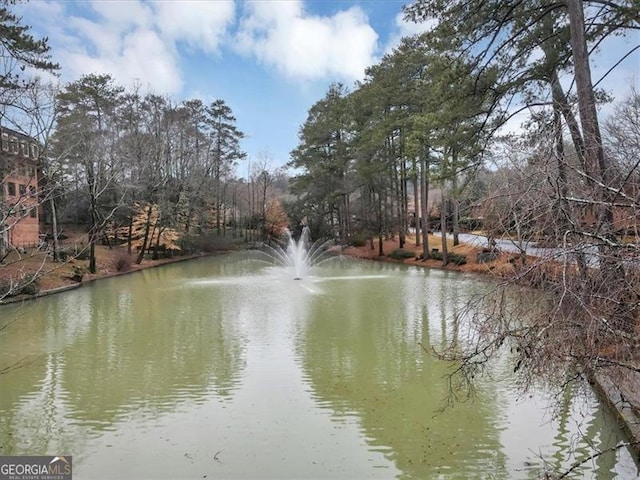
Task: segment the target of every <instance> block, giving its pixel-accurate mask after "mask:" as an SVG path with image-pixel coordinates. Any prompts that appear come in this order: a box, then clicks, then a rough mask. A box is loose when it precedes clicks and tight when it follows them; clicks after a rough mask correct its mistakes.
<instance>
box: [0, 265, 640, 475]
mask: <svg viewBox="0 0 640 480" xmlns="http://www.w3.org/2000/svg"><path fill="white" fill-rule="evenodd" d="M476 288H482V285H481V283H480V282H479V281H478V280H477V279H476V278H474V277H469V276H463V275H459V274H454V273H453V272H442V271H430V270H425V269H419V268H412V267H405V266H402V265H394V264H382V263H374V262H357V261H341V262H325V263H323V264H321V265H316V266H315V267H314V268H313V271H312V275H306V276H305V275H303V276H302V279H301V280H299V281H294V280H293V275H291V271H290V269H289V268H280V267H273V266H269V265H264V264H261V263H258V262H255V261H251V260H250V257H249V255H248V254H246V253H237V254H232V255H229V256H219V257H211V258H206V259H202V260H198V261H192V262H186V263H181V264H175V265H170V266H166V267H162V268H157V269H152V270H147V271H143V272H138V273H135V274H132V275H128V276H126V277H120V278H116V279H110V280H104V281H100V282H97V283H95V284H92V285H90V286H87V287H84V288H82V289H79V290H74V291H71V292H67V293H64V294H59V295H56V296H52V297H47V298H42V299H39V300H38V301H37V302H34V303H28V304H25V305H23V306H18V305H15V306H14V305H9V306H5V307H2V309H0V371H1V372H3V373H2V374H0V455H11V454H28V453H29V454H58V453H64V454H71V455H73V461H74V469H75V470H76V471H75V472H74V473H75V474H76V477H77V478H83V479H84V478H128V479H129V478H136V479H148V478H160V477H162V478H204V477H205V476H206V477H207V478H406V479H409V478H420V479H432V478H447V479H450V478H451V479H485V478H496V479H533V478H536V475H537V474H538V473H539V472H540V470H541V468H542V467H543V465H544V463H545V462H547V463H548V464H549V465H550V466H552V467H555V468H567V467H568V466H569V465H571V464H572V463H573V462H574V461H576V460H580V459H584V458H586V457H587V456H589V455H590V454H592V453H593V451H594V450H593V449H592V446H593V448H596V449H607V448H611V447H613V446H615V445H617V444H618V442H620V441H621V440H622V438H623V437H622V435H621V433H620V431H619V430H618V429H617V428H616V426H615V422H614V421H613V419H612V418H611V416H610V415H609V413H608V411H607V410H606V409H604V408H603V407H602V406H601V405H600V403H599V402H598V401H597V400H596V399H595V398H594V396H593V395H587V396H586V398H582V397H575V398H574V397H573V395H572V394H571V391H567V392H566V395H565V396H564V397H563V399H562V401H561V405H560V408H559V409H558V411H557V413H558V415H557V417H553V416H552V415H551V413H550V412H549V411H548V410H547V409H546V405H547V403H546V401H547V397H548V395H549V393H548V392H547V391H546V390H545V389H543V388H539V389H538V390H534V391H532V392H531V394H530V395H527V396H525V397H521V396H519V395H518V394H517V392H516V390H515V388H514V387H513V381H512V377H511V372H510V370H509V369H508V367H507V366H506V365H500V364H498V365H496V367H495V371H494V372H493V376H492V378H487V379H485V380H483V381H481V382H480V384H479V385H478V391H477V396H476V398H475V400H474V401H473V402H462V403H458V404H456V405H454V406H453V407H452V408H449V409H445V410H444V411H443V410H442V407H443V406H444V399H445V397H446V394H447V391H448V383H447V381H446V377H445V376H446V374H447V373H448V372H450V371H451V368H452V366H451V365H449V364H446V363H444V362H440V361H437V360H436V359H434V358H433V356H431V355H430V354H429V353H427V351H428V350H429V348H427V349H426V350H425V349H423V348H422V346H423V345H424V346H429V347H430V346H433V347H435V348H438V347H439V346H442V345H446V344H448V343H449V342H450V341H451V340H452V338H453V337H454V336H455V335H456V334H457V333H456V329H455V327H454V325H452V323H451V319H452V318H455V317H456V313H457V312H458V311H459V309H460V308H461V305H462V304H463V302H464V300H465V296H466V295H467V292H469V291H471V290H474V289H476ZM635 476H636V469H635V465H634V463H633V461H632V459H631V457H630V455H629V453H628V452H627V451H626V450H624V449H622V450H619V451H616V452H610V453H607V454H605V455H601V456H599V457H596V458H595V459H593V460H592V461H588V462H586V463H585V464H584V465H583V466H582V467H581V468H580V469H579V470H578V471H577V472H576V474H575V475H574V476H573V477H571V478H574V479H578V478H579V479H583V478H587V479H589V478H591V479H614V478H615V479H618V480H623V479H628V478H636V477H635ZM74 478H75V477H74Z"/></svg>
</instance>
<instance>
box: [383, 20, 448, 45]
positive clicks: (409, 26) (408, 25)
mask: <svg viewBox="0 0 640 480" xmlns="http://www.w3.org/2000/svg"><path fill="white" fill-rule="evenodd" d="M437 24H438V20H436V19H435V18H432V19H429V20H426V21H424V22H420V23H415V22H412V21H407V20H405V19H404V14H403V13H402V12H400V13H398V14H397V15H396V16H395V18H394V21H393V33H392V34H391V35H389V39H388V40H387V46H386V48H385V53H391V52H392V51H393V49H394V48H396V47H397V46H398V45H399V44H400V40H401V39H402V38H403V37H411V36H413V35H419V34H421V33H424V32H428V31H429V30H431V29H433V28H434V27H435V26H436V25H437Z"/></svg>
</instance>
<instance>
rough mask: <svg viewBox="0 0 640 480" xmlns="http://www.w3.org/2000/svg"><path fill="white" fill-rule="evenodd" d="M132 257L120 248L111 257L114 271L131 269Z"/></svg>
mask: <svg viewBox="0 0 640 480" xmlns="http://www.w3.org/2000/svg"><path fill="white" fill-rule="evenodd" d="M132 263H133V259H132V258H131V255H129V254H128V253H127V252H126V251H124V250H120V251H119V252H117V253H116V255H115V257H114V258H113V268H115V270H116V272H127V271H129V270H130V269H131V264H132Z"/></svg>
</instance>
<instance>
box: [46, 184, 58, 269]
mask: <svg viewBox="0 0 640 480" xmlns="http://www.w3.org/2000/svg"><path fill="white" fill-rule="evenodd" d="M49 205H50V207H51V234H52V235H53V252H52V253H53V261H54V262H57V261H58V260H60V258H59V257H60V241H59V240H58V218H57V212H56V202H55V200H54V198H53V195H52V196H51V198H50V199H49Z"/></svg>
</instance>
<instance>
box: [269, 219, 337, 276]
mask: <svg viewBox="0 0 640 480" xmlns="http://www.w3.org/2000/svg"><path fill="white" fill-rule="evenodd" d="M330 245H335V241H334V240H332V239H331V240H316V241H315V242H313V243H311V237H310V232H309V227H307V226H304V227H303V228H302V231H301V233H300V237H299V238H298V239H297V240H296V239H295V238H294V236H293V234H292V233H291V230H289V229H288V228H285V229H284V231H283V238H282V239H281V244H280V245H279V244H276V245H265V246H264V248H263V250H262V251H261V253H263V254H264V255H266V257H267V258H268V259H269V260H270V261H271V262H273V263H275V264H277V265H280V266H282V267H284V268H286V269H288V270H290V271H291V274H292V275H293V279H294V280H302V279H303V278H304V277H307V276H308V275H309V272H310V269H311V268H312V267H314V266H316V265H320V264H322V263H323V262H325V261H327V260H329V259H331V258H332V255H331V253H330V252H329V251H328V247H329V246H330Z"/></svg>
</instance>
